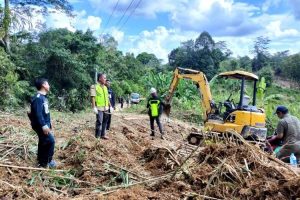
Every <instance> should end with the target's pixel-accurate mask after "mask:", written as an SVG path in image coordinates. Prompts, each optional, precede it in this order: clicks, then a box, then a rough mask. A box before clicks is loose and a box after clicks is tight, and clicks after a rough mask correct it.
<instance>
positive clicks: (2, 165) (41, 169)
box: [0, 164, 68, 172]
mask: <svg viewBox="0 0 300 200" xmlns="http://www.w3.org/2000/svg"><path fill="white" fill-rule="evenodd" d="M0 167H9V168H17V169H26V170H37V171H55V172H65V171H68V170H60V169H46V168H36V167H22V166H16V165H6V164H0Z"/></svg>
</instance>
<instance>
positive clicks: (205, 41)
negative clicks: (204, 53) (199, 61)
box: [195, 31, 215, 51]
mask: <svg viewBox="0 0 300 200" xmlns="http://www.w3.org/2000/svg"><path fill="white" fill-rule="evenodd" d="M214 47H215V42H214V40H213V39H212V37H211V35H210V34H209V33H208V32H206V31H204V32H202V33H201V34H200V35H199V37H198V38H197V39H196V41H195V49H196V50H201V49H207V50H210V51H211V50H212V49H213V48H214Z"/></svg>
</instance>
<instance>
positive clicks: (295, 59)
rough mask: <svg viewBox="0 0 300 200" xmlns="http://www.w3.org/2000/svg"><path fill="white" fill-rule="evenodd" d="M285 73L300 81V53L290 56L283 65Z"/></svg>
mask: <svg viewBox="0 0 300 200" xmlns="http://www.w3.org/2000/svg"><path fill="white" fill-rule="evenodd" d="M282 69H283V72H284V75H285V76H287V77H289V78H292V79H294V80H296V81H298V82H299V83H300V70H299V69H300V54H299V53H298V54H295V55H291V56H289V57H288V58H287V59H286V60H285V61H284V62H283V66H282Z"/></svg>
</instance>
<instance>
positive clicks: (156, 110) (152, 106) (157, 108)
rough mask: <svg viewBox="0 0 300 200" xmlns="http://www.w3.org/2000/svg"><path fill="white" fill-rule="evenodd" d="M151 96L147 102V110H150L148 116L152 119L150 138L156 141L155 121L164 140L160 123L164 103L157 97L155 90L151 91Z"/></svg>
mask: <svg viewBox="0 0 300 200" xmlns="http://www.w3.org/2000/svg"><path fill="white" fill-rule="evenodd" d="M150 94H151V96H150V98H149V99H148V101H147V109H148V114H149V117H150V128H151V134H150V136H151V137H152V139H154V136H155V131H154V121H156V123H157V126H158V128H159V132H160V134H161V139H164V133H163V130H162V124H161V122H160V115H161V113H162V110H163V106H164V103H163V101H162V100H161V99H160V98H159V97H158V96H157V92H156V89H155V88H151V89H150Z"/></svg>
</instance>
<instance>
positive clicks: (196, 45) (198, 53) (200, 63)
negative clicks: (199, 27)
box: [169, 32, 230, 79]
mask: <svg viewBox="0 0 300 200" xmlns="http://www.w3.org/2000/svg"><path fill="white" fill-rule="evenodd" d="M228 52H229V51H228V49H227V48H226V44H225V42H223V43H222V45H221V44H220V43H219V45H216V43H215V42H214V40H213V39H212V37H211V36H210V35H209V33H208V32H202V33H201V34H200V35H199V37H198V38H197V39H196V41H195V42H194V41H193V40H188V41H186V42H183V43H182V44H181V46H180V47H178V48H176V49H174V50H172V51H171V53H170V54H169V63H170V65H171V66H173V67H183V68H191V69H196V70H199V71H202V72H204V73H205V74H206V76H207V78H208V79H211V78H212V77H213V76H214V75H215V74H216V73H217V72H218V69H219V65H220V63H221V62H222V61H223V60H225V59H226V58H227V57H228V56H229V55H230V53H228Z"/></svg>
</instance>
